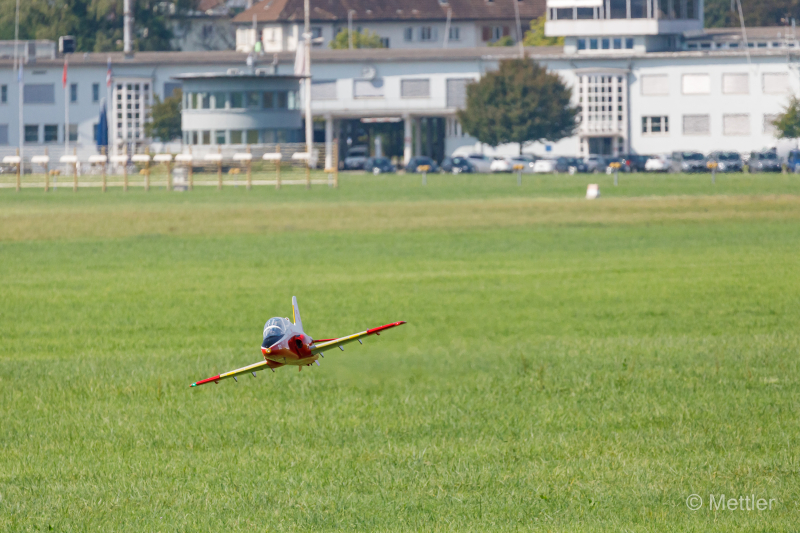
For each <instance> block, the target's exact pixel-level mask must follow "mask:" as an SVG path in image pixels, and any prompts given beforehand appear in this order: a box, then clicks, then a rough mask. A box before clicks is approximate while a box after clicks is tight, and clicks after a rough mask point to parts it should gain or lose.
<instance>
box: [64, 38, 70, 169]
mask: <svg viewBox="0 0 800 533" xmlns="http://www.w3.org/2000/svg"><path fill="white" fill-rule="evenodd" d="M67 68H68V67H67V56H66V54H64V155H67V154H69V83H68V78H67Z"/></svg>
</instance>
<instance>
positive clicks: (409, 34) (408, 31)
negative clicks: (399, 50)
mask: <svg viewBox="0 0 800 533" xmlns="http://www.w3.org/2000/svg"><path fill="white" fill-rule="evenodd" d="M403 40H404V41H413V40H414V28H405V29H404V30H403Z"/></svg>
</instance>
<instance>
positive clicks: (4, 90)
mask: <svg viewBox="0 0 800 533" xmlns="http://www.w3.org/2000/svg"><path fill="white" fill-rule="evenodd" d="M0 103H2V104H6V103H8V85H2V86H0Z"/></svg>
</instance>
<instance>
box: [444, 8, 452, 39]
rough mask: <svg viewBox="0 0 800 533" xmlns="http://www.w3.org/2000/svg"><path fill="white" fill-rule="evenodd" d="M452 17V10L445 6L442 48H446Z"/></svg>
mask: <svg viewBox="0 0 800 533" xmlns="http://www.w3.org/2000/svg"><path fill="white" fill-rule="evenodd" d="M452 17H453V10H452V9H451V8H449V7H448V8H447V20H446V21H445V23H444V45H443V46H442V48H447V44H448V43H449V42H450V19H451V18H452Z"/></svg>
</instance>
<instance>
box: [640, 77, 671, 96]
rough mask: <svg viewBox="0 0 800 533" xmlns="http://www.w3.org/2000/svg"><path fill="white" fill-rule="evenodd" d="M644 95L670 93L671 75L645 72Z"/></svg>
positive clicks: (665, 94) (642, 79)
mask: <svg viewBox="0 0 800 533" xmlns="http://www.w3.org/2000/svg"><path fill="white" fill-rule="evenodd" d="M641 81H642V96H667V95H669V77H668V76H667V75H666V74H643V75H642V77H641Z"/></svg>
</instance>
